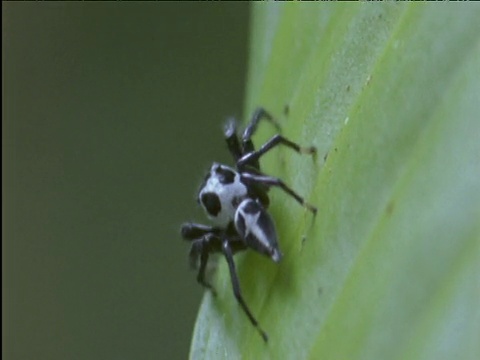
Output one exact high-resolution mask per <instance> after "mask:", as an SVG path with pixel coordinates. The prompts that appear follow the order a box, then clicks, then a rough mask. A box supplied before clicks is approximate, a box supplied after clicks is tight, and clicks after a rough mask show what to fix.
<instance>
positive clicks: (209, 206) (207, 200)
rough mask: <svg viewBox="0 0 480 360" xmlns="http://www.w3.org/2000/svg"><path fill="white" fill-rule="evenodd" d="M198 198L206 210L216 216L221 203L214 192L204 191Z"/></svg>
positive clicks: (220, 208)
mask: <svg viewBox="0 0 480 360" xmlns="http://www.w3.org/2000/svg"><path fill="white" fill-rule="evenodd" d="M200 200H201V201H202V204H203V206H204V207H205V209H206V210H207V212H208V213H209V214H210V215H212V216H217V215H218V213H219V212H220V211H221V210H222V204H221V203H220V199H219V198H218V195H217V194H215V193H211V192H207V193H204V194H202V197H201V199H200Z"/></svg>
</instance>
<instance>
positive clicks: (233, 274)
mask: <svg viewBox="0 0 480 360" xmlns="http://www.w3.org/2000/svg"><path fill="white" fill-rule="evenodd" d="M222 251H223V254H224V255H225V258H226V260H227V263H228V268H229V270H230V278H231V280H232V287H233V293H234V295H235V298H236V299H237V301H238V303H239V304H240V306H241V307H242V309H243V311H244V312H245V314H247V316H248V318H249V319H250V322H251V323H252V325H253V326H255V328H256V329H257V330H258V332H259V333H260V335H261V336H262V339H263V341H265V342H268V335H267V333H266V332H265V331H263V330H262V328H261V327H260V325H259V324H258V321H257V319H255V317H254V316H253V315H252V312H251V311H250V309H249V308H248V306H247V304H246V303H245V300H243V296H242V291H241V289H240V282H239V281H238V275H237V271H236V269H235V262H234V261H233V253H232V249H231V248H230V244H229V243H228V240H224V241H223V243H222Z"/></svg>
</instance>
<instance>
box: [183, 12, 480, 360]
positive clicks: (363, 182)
mask: <svg viewBox="0 0 480 360" xmlns="http://www.w3.org/2000/svg"><path fill="white" fill-rule="evenodd" d="M252 15H253V20H252V33H251V44H250V46H251V54H250V60H249V61H250V68H249V76H248V86H247V104H246V114H251V113H252V111H253V109H254V108H255V107H256V106H258V105H262V106H264V107H265V108H266V109H268V110H270V111H271V112H273V113H274V114H275V115H276V116H277V118H278V119H279V121H280V123H281V124H282V129H283V134H284V135H285V136H287V137H288V138H290V139H292V140H294V141H298V142H300V143H301V144H304V145H311V144H314V145H315V146H316V147H317V148H318V155H317V158H316V159H315V161H312V159H311V158H310V157H308V156H305V155H303V156H302V155H298V154H296V153H292V151H290V150H289V149H285V148H282V149H277V150H274V151H272V153H271V154H268V155H267V156H265V159H262V161H263V162H262V164H263V170H264V171H265V172H266V173H268V174H271V175H275V176H279V177H281V178H282V179H284V180H285V181H286V183H288V184H290V185H291V186H292V187H293V188H294V189H296V190H297V191H298V192H299V193H300V194H302V195H304V196H305V197H306V198H307V199H308V200H309V201H310V202H311V203H313V204H315V205H316V206H318V209H319V212H318V215H317V216H316V218H315V219H314V220H312V216H311V215H310V214H309V213H308V212H307V211H306V210H305V209H303V208H301V207H300V206H298V204H296V203H295V202H294V201H293V200H292V199H291V198H290V197H288V196H286V195H285V194H284V193H282V192H281V191H279V190H276V189H273V190H272V191H271V204H272V205H271V208H270V211H271V213H272V215H273V217H274V218H275V220H276V223H277V227H278V233H279V237H280V240H279V241H280V246H281V249H282V251H283V253H284V255H285V256H284V258H283V260H282V261H281V262H280V263H279V264H275V263H273V262H271V261H269V260H268V259H266V258H264V257H262V256H260V255H257V254H255V253H254V252H247V253H245V254H239V255H237V256H236V261H237V267H238V271H239V276H240V281H241V285H242V290H243V294H244V297H245V299H246V301H247V303H248V304H249V306H250V308H251V309H252V312H253V313H254V314H255V315H256V317H257V318H258V320H259V322H260V324H261V326H262V327H263V328H264V329H265V330H266V331H267V332H268V334H269V337H270V341H269V343H268V344H265V343H263V342H262V339H261V337H260V336H259V334H258V333H257V332H256V330H255V329H254V328H253V327H252V326H251V324H250V323H249V321H248V319H247V317H246V316H245V314H244V313H243V312H242V310H241V308H240V307H239V305H238V304H237V303H236V301H235V299H234V297H233V293H232V289H231V283H230V278H229V274H228V269H227V267H226V266H225V263H224V261H223V260H222V261H221V262H220V265H219V268H218V271H217V273H216V275H215V277H214V283H215V286H216V288H217V289H218V292H219V294H218V297H217V298H213V297H212V296H211V294H210V293H206V295H205V298H204V301H203V303H202V306H201V309H200V312H199V315H198V320H197V324H196V327H195V333H194V337H193V341H192V348H191V358H192V359H216V358H222V359H224V358H228V359H239V358H252V359H261V358H271V359H306V358H309V359H329V360H332V359H435V360H438V359H474V358H477V356H479V354H480V341H478V339H479V336H480V311H479V304H480V21H479V19H480V6H478V5H477V4H455V5H454V4H438V5H431V4H418V3H382V4H370V3H355V4H334V3H321V4H319V3H315V4H313V3H311V4H298V3H288V4H278V3H260V4H255V5H254V6H253V11H252ZM286 107H288V113H285V109H286ZM245 120H246V119H245ZM273 132H274V129H272V128H271V127H269V126H268V125H264V126H263V125H262V126H261V128H260V130H259V134H258V135H257V136H256V138H255V140H256V143H257V144H261V143H262V142H264V141H265V140H267V139H268V138H269V137H270V136H272V135H273ZM303 240H304V241H303Z"/></svg>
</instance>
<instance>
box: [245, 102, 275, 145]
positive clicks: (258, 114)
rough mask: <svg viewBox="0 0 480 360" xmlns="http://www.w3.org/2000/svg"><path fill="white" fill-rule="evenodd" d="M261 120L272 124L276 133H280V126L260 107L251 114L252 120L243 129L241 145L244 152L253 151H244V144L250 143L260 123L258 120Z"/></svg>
mask: <svg viewBox="0 0 480 360" xmlns="http://www.w3.org/2000/svg"><path fill="white" fill-rule="evenodd" d="M262 119H265V120H267V121H269V122H270V123H272V124H273V125H274V126H275V127H276V129H277V131H279V132H280V125H279V124H278V123H277V121H276V120H275V119H274V118H273V116H272V115H271V114H270V113H269V112H267V111H266V110H265V109H264V108H262V107H259V108H257V109H256V110H255V112H254V113H253V116H252V119H251V120H250V123H249V124H248V125H247V127H246V128H245V130H244V132H243V135H242V143H243V148H244V151H245V152H247V151H252V150H253V149H252V150H250V149H245V144H246V143H248V142H251V141H250V138H251V137H252V135H253V134H254V133H255V131H256V130H257V125H258V123H259V122H260V120H262Z"/></svg>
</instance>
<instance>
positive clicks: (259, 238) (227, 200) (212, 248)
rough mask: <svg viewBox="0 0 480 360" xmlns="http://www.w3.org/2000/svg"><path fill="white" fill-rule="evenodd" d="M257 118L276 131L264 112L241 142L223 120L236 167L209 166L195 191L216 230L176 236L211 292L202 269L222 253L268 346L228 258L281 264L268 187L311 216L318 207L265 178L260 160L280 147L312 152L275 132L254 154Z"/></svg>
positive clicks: (186, 227)
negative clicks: (251, 253) (187, 244)
mask: <svg viewBox="0 0 480 360" xmlns="http://www.w3.org/2000/svg"><path fill="white" fill-rule="evenodd" d="M261 119H265V120H268V121H269V122H271V123H272V124H273V125H274V126H276V127H277V130H279V125H278V124H277V122H276V121H275V120H274V119H273V117H272V116H271V115H270V114H269V113H268V112H266V111H265V110H264V109H263V108H259V109H257V110H256V111H255V112H254V114H253V117H252V119H251V121H250V123H249V124H248V126H247V127H246V128H245V130H244V132H243V135H242V137H241V138H240V137H239V136H238V134H237V125H236V122H235V120H233V119H231V120H229V121H228V122H227V124H226V126H225V131H224V134H225V140H226V142H227V147H228V150H229V151H230V153H231V154H232V156H233V159H234V160H235V164H236V169H233V168H231V167H228V166H226V165H222V164H218V163H213V165H212V167H211V168H210V171H209V173H208V174H207V175H206V177H205V180H204V182H203V184H202V186H201V187H200V191H199V193H198V202H199V204H200V205H201V206H202V207H203V208H204V210H205V211H206V213H207V216H208V217H209V218H210V219H211V220H212V222H214V223H215V226H207V225H202V224H194V223H185V224H183V225H182V227H181V234H182V237H183V238H184V239H185V240H189V241H191V242H192V246H191V249H190V255H189V258H190V264H191V265H192V266H193V267H196V265H197V261H198V259H200V267H199V271H198V275H197V281H198V282H199V283H200V284H202V285H203V286H204V287H206V288H208V289H210V290H211V291H212V292H213V294H215V290H214V288H213V287H212V285H211V284H209V283H208V282H207V281H206V279H205V270H206V265H207V262H208V257H209V255H210V254H212V253H223V255H224V256H225V258H226V260H227V263H228V267H229V270H230V277H231V281H232V286H233V293H234V295H235V298H236V299H237V301H238V303H239V304H240V306H241V307H242V309H243V311H244V312H245V314H246V315H247V316H248V318H249V319H250V322H251V323H252V324H253V326H255V327H256V328H257V329H258V331H259V332H260V335H261V336H262V338H263V340H264V341H265V342H267V341H268V336H267V334H266V332H265V331H264V330H262V328H261V327H260V325H259V324H258V321H257V320H256V319H255V317H254V316H253V315H252V312H251V311H250V309H249V308H248V306H247V304H246V303H245V300H244V299H243V296H242V292H241V289H240V283H239V280H238V276H237V272H236V269H235V262H234V260H233V255H234V254H235V253H237V252H239V251H242V250H246V249H249V248H250V249H253V250H255V251H257V252H259V253H261V254H263V255H265V256H267V257H269V258H271V259H272V260H273V261H275V262H279V261H280V260H281V258H282V253H281V252H280V250H279V247H278V243H277V234H276V230H275V225H274V223H273V220H272V218H271V217H270V215H269V214H268V212H267V211H266V209H267V208H268V205H269V198H268V195H267V192H268V190H269V189H270V187H272V186H275V187H279V188H281V189H282V190H283V191H285V192H286V193H287V194H288V195H290V196H292V197H293V198H294V199H295V200H296V201H297V202H298V203H300V204H301V205H302V206H304V207H306V208H307V209H308V210H309V211H311V212H312V213H313V214H316V212H317V209H316V208H315V207H314V206H312V205H310V204H309V203H307V202H306V201H305V200H304V199H303V198H302V197H301V196H299V195H298V194H297V193H296V192H295V191H293V190H292V189H291V188H290V187H288V186H287V185H286V184H285V183H284V182H283V181H282V180H281V179H278V178H275V177H270V176H267V175H264V174H263V173H262V172H261V170H260V164H259V158H260V157H261V156H262V155H264V154H265V153H267V152H268V151H269V150H271V149H272V148H274V147H275V146H277V145H280V144H282V145H285V146H287V147H289V148H291V149H293V150H295V151H296V152H298V153H304V154H312V155H313V154H315V152H316V148H315V147H313V146H311V147H301V146H299V145H297V144H296V143H294V142H292V141H290V140H288V139H286V138H284V137H283V136H282V135H279V134H277V135H275V136H274V137H272V138H271V139H270V140H269V141H268V142H266V143H265V144H264V145H263V146H261V147H260V149H259V150H255V148H254V145H253V142H252V140H251V137H252V135H253V134H254V132H255V130H256V129H257V125H258V123H259V121H260V120H261Z"/></svg>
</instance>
